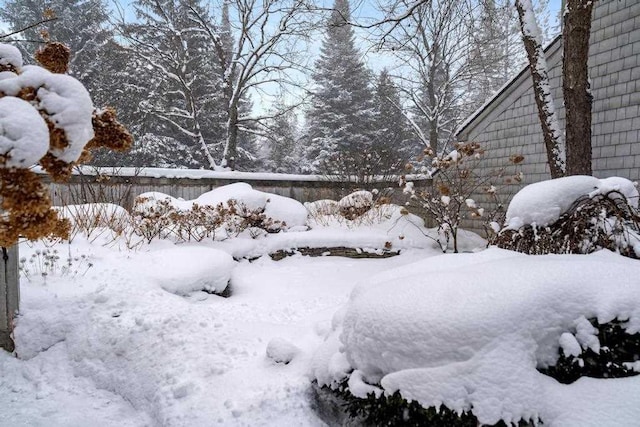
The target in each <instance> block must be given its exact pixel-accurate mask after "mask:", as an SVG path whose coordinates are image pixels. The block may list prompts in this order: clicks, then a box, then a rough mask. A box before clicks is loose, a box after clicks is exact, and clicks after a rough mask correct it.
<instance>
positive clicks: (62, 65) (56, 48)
mask: <svg viewBox="0 0 640 427" xmlns="http://www.w3.org/2000/svg"><path fill="white" fill-rule="evenodd" d="M35 58H36V60H37V61H38V62H39V63H40V64H41V65H42V66H43V67H44V68H46V69H47V70H49V71H51V72H52V73H58V74H64V73H66V72H67V71H69V59H71V50H70V49H69V47H68V46H67V45H65V44H62V43H59V42H47V44H45V45H44V46H43V47H41V48H40V49H38V50H37V51H36V54H35Z"/></svg>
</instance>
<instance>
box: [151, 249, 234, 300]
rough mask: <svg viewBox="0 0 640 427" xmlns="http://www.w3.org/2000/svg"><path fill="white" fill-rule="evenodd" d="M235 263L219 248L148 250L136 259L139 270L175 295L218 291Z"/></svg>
mask: <svg viewBox="0 0 640 427" xmlns="http://www.w3.org/2000/svg"><path fill="white" fill-rule="evenodd" d="M235 265H236V262H235V261H234V260H233V258H232V257H231V255H229V254H227V253H226V252H223V251H221V250H217V249H212V248H204V247H196V246H191V247H176V248H169V249H161V250H157V251H153V252H150V253H149V255H148V257H145V258H144V259H143V260H142V261H141V262H140V272H141V274H146V275H147V276H149V277H150V278H152V279H153V280H155V281H156V282H157V283H158V284H159V285H160V287H162V288H163V289H164V290H166V291H167V292H171V293H173V294H176V295H189V294H190V293H192V292H196V291H202V290H204V291H207V292H212V293H221V292H223V291H224V290H225V289H226V288H227V285H228V284H229V279H231V272H232V270H233V268H234V267H235Z"/></svg>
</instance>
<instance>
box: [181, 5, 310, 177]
mask: <svg viewBox="0 0 640 427" xmlns="http://www.w3.org/2000/svg"><path fill="white" fill-rule="evenodd" d="M306 1H307V0H282V1H259V0H225V2H224V3H223V9H222V22H221V23H220V24H215V23H212V22H211V21H210V20H209V19H207V18H206V16H205V15H204V14H202V13H201V12H200V11H198V10H196V9H195V8H192V21H193V23H194V24H196V25H198V26H199V27H200V28H201V29H202V30H204V31H205V33H206V34H207V35H208V37H209V40H210V43H211V45H212V47H213V49H211V53H212V54H213V57H214V59H215V60H216V61H217V63H218V64H219V65H220V66H221V68H219V73H218V77H219V78H220V79H221V81H222V93H223V96H224V99H225V100H226V101H225V102H226V106H225V109H224V111H225V114H226V116H227V120H226V132H225V134H226V139H225V142H224V147H223V150H222V158H221V159H220V161H219V162H218V165H220V166H223V167H228V168H231V169H234V168H235V167H236V164H237V162H238V155H239V153H240V152H241V150H242V147H241V144H240V141H241V134H242V132H243V131H244V132H246V133H260V132H259V131H258V130H257V128H260V127H261V123H263V122H264V121H265V120H266V119H267V118H268V117H264V116H262V115H260V114H257V113H254V112H251V113H250V112H249V111H248V109H247V108H244V111H243V103H244V104H246V102H247V100H248V96H249V94H250V93H251V91H260V90H262V89H263V88H264V87H266V86H268V85H274V84H277V85H280V86H290V85H296V79H295V77H294V74H295V73H294V71H295V70H298V69H299V65H300V62H301V60H302V58H303V57H304V56H306V55H304V50H303V49H302V47H301V46H300V44H301V42H302V41H303V40H304V39H305V38H306V37H307V36H308V34H309V26H310V25H313V21H312V20H310V19H309V16H307V15H304V16H303V14H306V12H307V11H308V9H309V8H308V7H307V4H306ZM230 15H233V16H234V18H231V19H229V16H230ZM229 33H231V34H229Z"/></svg>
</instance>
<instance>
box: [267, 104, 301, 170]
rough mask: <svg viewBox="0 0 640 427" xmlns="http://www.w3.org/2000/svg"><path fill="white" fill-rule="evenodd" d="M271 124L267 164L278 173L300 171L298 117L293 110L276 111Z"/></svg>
mask: <svg viewBox="0 0 640 427" xmlns="http://www.w3.org/2000/svg"><path fill="white" fill-rule="evenodd" d="M274 116H275V117H274V118H273V119H272V120H271V124H270V126H269V135H270V136H269V139H268V141H266V142H267V144H266V145H267V147H268V150H267V153H266V162H265V163H266V166H267V168H268V169H269V170H271V171H273V172H278V173H294V172H297V171H298V168H299V161H298V160H299V159H297V157H296V156H297V153H298V131H297V118H296V116H295V114H293V112H291V111H290V110H289V111H280V112H275V113H274Z"/></svg>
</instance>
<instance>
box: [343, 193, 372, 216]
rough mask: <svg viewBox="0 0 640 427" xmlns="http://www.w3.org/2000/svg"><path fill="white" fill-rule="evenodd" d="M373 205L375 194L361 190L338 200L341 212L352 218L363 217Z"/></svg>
mask: <svg viewBox="0 0 640 427" xmlns="http://www.w3.org/2000/svg"><path fill="white" fill-rule="evenodd" d="M372 207H373V194H372V193H371V192H370V191H366V190H360V191H356V192H353V193H351V194H348V195H346V196H345V197H343V198H342V199H340V201H339V202H338V208H339V209H340V214H341V215H342V216H343V217H345V218H347V219H350V220H353V219H356V218H358V217H361V216H362V215H363V214H364V213H366V212H368V211H369V210H370V209H371V208H372Z"/></svg>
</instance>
